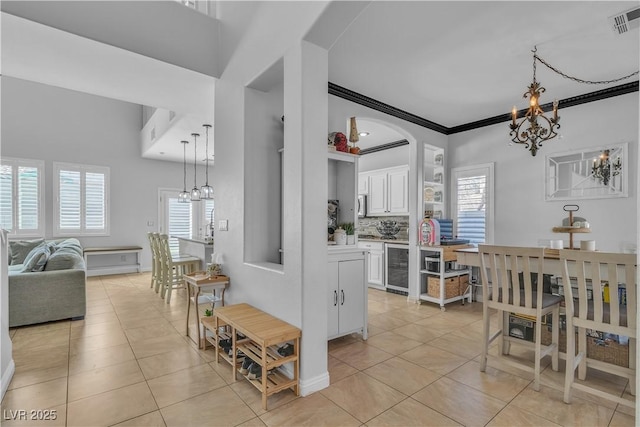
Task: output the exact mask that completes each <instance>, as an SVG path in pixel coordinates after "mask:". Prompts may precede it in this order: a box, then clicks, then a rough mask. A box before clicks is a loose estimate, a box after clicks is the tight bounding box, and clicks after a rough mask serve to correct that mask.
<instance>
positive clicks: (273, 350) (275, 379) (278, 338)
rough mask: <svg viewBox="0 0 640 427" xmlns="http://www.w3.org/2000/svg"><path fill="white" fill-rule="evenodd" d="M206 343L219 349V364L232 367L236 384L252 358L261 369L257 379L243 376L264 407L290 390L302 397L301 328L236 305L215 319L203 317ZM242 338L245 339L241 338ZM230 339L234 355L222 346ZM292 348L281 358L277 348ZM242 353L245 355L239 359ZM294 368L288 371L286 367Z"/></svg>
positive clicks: (219, 311) (216, 314)
mask: <svg viewBox="0 0 640 427" xmlns="http://www.w3.org/2000/svg"><path fill="white" fill-rule="evenodd" d="M202 324H203V325H204V328H205V330H206V331H209V332H210V334H209V333H207V332H205V336H206V340H207V342H208V343H210V344H212V345H213V346H214V347H215V350H216V362H217V363H220V360H221V359H222V360H223V361H225V362H227V363H229V364H230V365H231V366H232V381H234V382H235V381H237V377H238V374H239V373H240V371H239V370H240V367H241V365H242V361H243V358H244V357H249V358H250V359H251V360H253V362H254V363H256V364H258V365H259V366H260V368H261V373H260V375H259V376H257V378H249V375H243V374H241V373H240V374H241V375H242V376H243V377H244V378H245V379H246V380H247V381H249V382H250V383H251V384H253V386H254V387H256V388H257V389H258V390H259V391H260V392H261V393H262V408H263V409H264V410H267V398H268V397H269V396H270V395H272V394H274V393H278V392H280V391H282V390H286V389H288V388H291V389H292V390H293V391H294V392H295V393H296V395H300V387H299V382H300V381H299V377H300V363H299V354H300V336H301V331H300V329H298V328H296V327H294V326H292V325H290V324H288V323H286V322H284V321H282V320H280V319H278V318H276V317H273V316H271V315H269V314H267V313H265V312H263V311H261V310H258V309H256V308H254V307H252V306H250V305H249V304H235V305H229V306H226V307H220V308H217V309H215V310H214V312H213V316H212V317H204V318H202ZM239 336H243V337H244V338H239ZM227 339H230V340H231V342H232V345H231V355H229V354H228V353H227V352H225V351H224V349H223V348H222V347H221V346H220V344H219V343H220V342H221V340H227ZM286 344H290V345H293V352H292V354H290V355H285V356H283V355H281V354H280V353H279V352H278V349H279V348H280V347H282V346H284V345H286ZM239 353H242V354H243V355H244V356H243V357H239ZM289 363H290V365H289V366H290V367H291V369H290V370H289V371H285V369H284V368H285V367H284V365H285V364H289Z"/></svg>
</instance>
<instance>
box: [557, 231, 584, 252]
mask: <svg viewBox="0 0 640 427" xmlns="http://www.w3.org/2000/svg"><path fill="white" fill-rule="evenodd" d="M551 231H553V232H554V233H569V249H575V248H574V247H573V234H574V233H591V229H590V228H584V227H553V228H552V229H551Z"/></svg>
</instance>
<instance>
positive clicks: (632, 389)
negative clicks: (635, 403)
mask: <svg viewBox="0 0 640 427" xmlns="http://www.w3.org/2000/svg"><path fill="white" fill-rule="evenodd" d="M629 368H631V369H633V371H634V372H635V370H636V339H635V338H631V337H629ZM636 375H637V373H636ZM629 393H631V395H632V396H635V395H636V379H635V376H633V377H632V378H629Z"/></svg>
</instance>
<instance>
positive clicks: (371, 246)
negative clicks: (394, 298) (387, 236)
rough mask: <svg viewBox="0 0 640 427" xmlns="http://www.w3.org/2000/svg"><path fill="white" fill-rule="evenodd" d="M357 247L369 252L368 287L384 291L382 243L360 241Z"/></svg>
mask: <svg viewBox="0 0 640 427" xmlns="http://www.w3.org/2000/svg"><path fill="white" fill-rule="evenodd" d="M358 247H359V248H362V249H366V250H368V251H369V252H368V253H367V261H368V265H369V268H368V269H367V283H369V287H372V288H378V289H384V243H383V242H367V241H364V242H363V241H360V242H358Z"/></svg>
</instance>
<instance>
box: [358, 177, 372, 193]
mask: <svg viewBox="0 0 640 427" xmlns="http://www.w3.org/2000/svg"><path fill="white" fill-rule="evenodd" d="M358 194H369V174H367V173H360V174H358Z"/></svg>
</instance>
